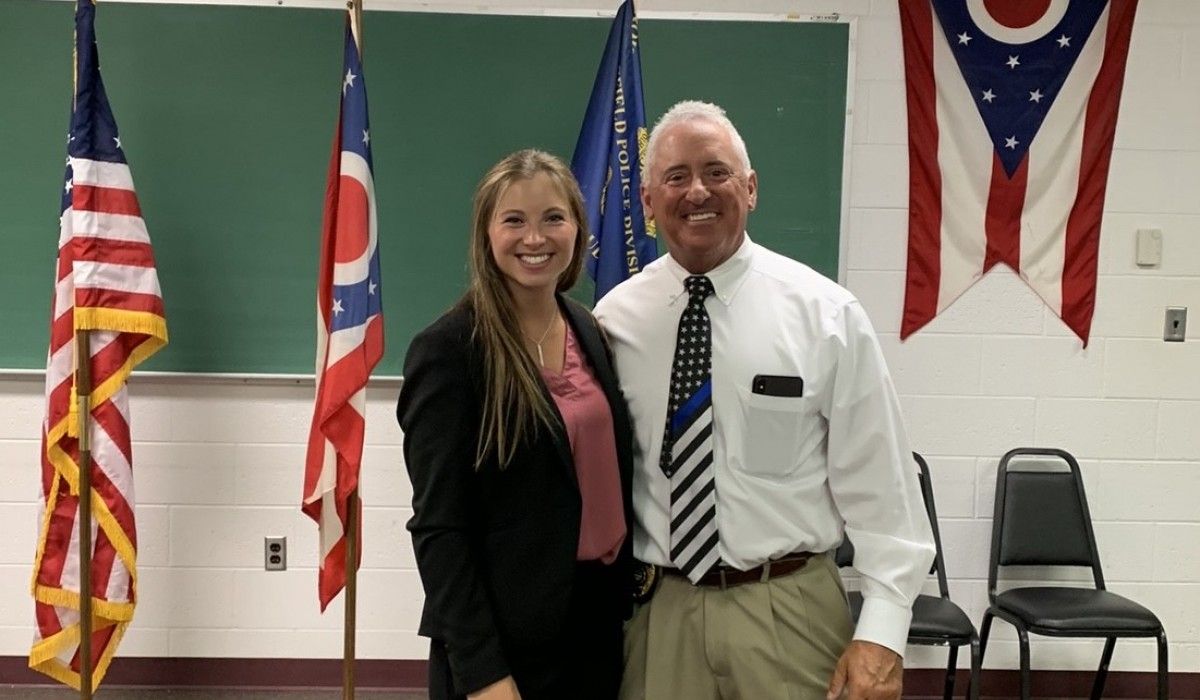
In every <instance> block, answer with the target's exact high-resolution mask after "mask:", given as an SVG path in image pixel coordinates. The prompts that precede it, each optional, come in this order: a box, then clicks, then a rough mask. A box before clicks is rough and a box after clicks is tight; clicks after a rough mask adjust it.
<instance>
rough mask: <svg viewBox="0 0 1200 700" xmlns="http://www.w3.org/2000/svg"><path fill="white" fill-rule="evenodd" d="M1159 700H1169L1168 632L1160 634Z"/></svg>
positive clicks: (1162, 631)
mask: <svg viewBox="0 0 1200 700" xmlns="http://www.w3.org/2000/svg"><path fill="white" fill-rule="evenodd" d="M1158 700H1167V631H1166V630H1159V632H1158Z"/></svg>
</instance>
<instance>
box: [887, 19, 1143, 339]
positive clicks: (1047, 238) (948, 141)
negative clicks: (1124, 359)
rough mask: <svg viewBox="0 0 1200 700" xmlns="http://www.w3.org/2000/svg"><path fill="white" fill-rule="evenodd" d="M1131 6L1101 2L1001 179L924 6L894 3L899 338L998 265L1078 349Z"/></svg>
mask: <svg viewBox="0 0 1200 700" xmlns="http://www.w3.org/2000/svg"><path fill="white" fill-rule="evenodd" d="M1135 9H1136V0H1110V2H1109V6H1108V7H1107V8H1106V9H1105V10H1104V12H1103V13H1102V14H1101V16H1100V19H1099V21H1098V22H1097V25H1096V29H1095V30H1094V31H1093V32H1092V33H1091V35H1090V36H1089V38H1088V40H1087V43H1086V44H1085V45H1084V47H1083V49H1082V51H1081V54H1080V56H1079V58H1078V59H1077V62H1076V64H1075V67H1074V69H1073V70H1072V71H1071V73H1070V75H1069V76H1068V78H1067V80H1066V83H1065V84H1064V85H1063V87H1062V90H1061V92H1060V93H1059V94H1058V96H1057V97H1056V98H1055V101H1054V104H1053V106H1052V107H1051V108H1050V111H1049V113H1048V114H1047V116H1046V119H1045V121H1044V122H1043V124H1042V126H1041V129H1040V130H1039V131H1038V133H1037V136H1036V137H1035V138H1034V140H1033V142H1032V143H1031V145H1030V148H1029V152H1028V155H1027V156H1026V158H1025V160H1024V161H1022V163H1021V165H1020V167H1019V168H1018V169H1017V171H1016V172H1015V173H1014V175H1013V177H1012V178H1011V179H1010V178H1009V177H1008V176H1007V175H1006V174H1005V172H1004V169H1003V167H1002V165H1001V163H1000V160H999V158H997V157H996V155H995V151H994V147H993V144H992V140H991V139H990V137H989V136H988V133H987V130H986V128H985V126H984V122H983V119H982V117H980V115H979V112H978V109H977V108H976V105H975V101H974V100H973V99H972V96H971V93H970V89H969V88H968V87H967V84H966V81H965V80H964V78H963V76H962V73H961V71H960V70H959V67H958V66H957V64H956V62H955V58H954V55H953V54H952V52H951V49H950V46H949V45H948V44H947V42H946V35H945V33H944V31H943V30H942V28H941V26H940V25H939V24H938V19H937V15H936V13H934V12H933V10H932V8H931V6H930V4H929V2H928V1H927V0H904V1H902V2H901V3H900V10H901V29H902V34H903V40H904V69H905V76H906V84H907V99H908V122H909V173H910V191H909V244H908V279H907V286H906V290H905V301H904V317H903V322H902V325H901V331H900V335H901V337H902V338H905V337H907V336H909V335H911V334H912V333H913V332H915V331H917V330H918V329H920V328H921V327H923V326H924V325H925V324H927V323H929V321H931V320H933V318H934V317H935V316H936V315H937V314H939V313H941V312H942V311H943V310H944V309H946V308H947V307H948V306H950V304H952V303H953V302H954V300H955V299H957V298H958V297H959V296H960V295H961V294H962V293H963V292H965V291H966V290H967V288H968V287H970V286H971V285H972V284H974V283H975V281H977V280H978V279H979V278H980V277H982V276H983V275H984V273H986V272H987V271H988V270H990V269H991V268H992V267H993V266H995V265H996V264H997V263H1004V264H1006V265H1008V266H1009V267H1010V268H1012V269H1013V270H1014V271H1016V272H1017V273H1018V274H1019V275H1020V276H1021V278H1022V279H1024V280H1025V281H1026V282H1027V283H1028V284H1029V286H1030V287H1032V288H1033V289H1034V291H1035V292H1037V294H1038V295H1039V296H1040V297H1041V298H1042V299H1043V300H1044V301H1045V302H1046V304H1047V305H1048V306H1049V307H1050V308H1051V309H1053V310H1054V312H1055V313H1056V314H1057V315H1058V316H1059V317H1060V318H1062V319H1063V321H1064V322H1065V323H1066V324H1067V326H1068V327H1070V328H1071V330H1072V331H1074V332H1075V334H1076V335H1078V336H1079V337H1080V339H1082V340H1083V342H1084V344H1085V345H1086V344H1087V340H1088V335H1089V332H1090V329H1091V323H1092V312H1093V309H1094V307H1095V294H1096V268H1097V254H1098V249H1099V244H1100V220H1101V215H1102V213H1103V207H1104V192H1105V186H1106V183H1107V179H1108V166H1109V159H1110V156H1111V153H1112V145H1113V135H1114V132H1115V131H1116V121H1117V106H1118V104H1119V102H1120V94H1121V83H1122V79H1123V76H1124V72H1125V59H1126V56H1127V54H1128V50H1129V36H1130V32H1131V28H1132V25H1133V14H1134V11H1135Z"/></svg>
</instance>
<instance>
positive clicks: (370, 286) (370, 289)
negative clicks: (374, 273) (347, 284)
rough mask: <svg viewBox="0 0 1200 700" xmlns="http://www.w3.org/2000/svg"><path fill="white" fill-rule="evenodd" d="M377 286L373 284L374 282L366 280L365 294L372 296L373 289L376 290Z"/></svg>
mask: <svg viewBox="0 0 1200 700" xmlns="http://www.w3.org/2000/svg"><path fill="white" fill-rule="evenodd" d="M378 286H379V285H377V284H375V282H374V281H372V280H368V281H367V294H374V293H375V288H376V287H378Z"/></svg>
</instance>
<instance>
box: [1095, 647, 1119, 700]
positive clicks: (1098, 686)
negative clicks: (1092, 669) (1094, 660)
mask: <svg viewBox="0 0 1200 700" xmlns="http://www.w3.org/2000/svg"><path fill="white" fill-rule="evenodd" d="M1116 645H1117V638H1116V637H1108V638H1107V639H1105V640H1104V653H1102V654H1101V655H1100V668H1098V669H1096V680H1095V681H1093V682H1092V700H1100V697H1101V696H1103V695H1104V682H1105V681H1106V680H1108V662H1110V661H1112V655H1113V647H1115V646H1116Z"/></svg>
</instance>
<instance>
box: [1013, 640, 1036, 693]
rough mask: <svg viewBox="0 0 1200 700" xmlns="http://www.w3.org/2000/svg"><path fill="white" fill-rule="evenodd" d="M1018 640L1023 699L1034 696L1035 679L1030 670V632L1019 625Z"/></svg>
mask: <svg viewBox="0 0 1200 700" xmlns="http://www.w3.org/2000/svg"><path fill="white" fill-rule="evenodd" d="M1017 640H1018V641H1019V642H1020V646H1021V700H1029V698H1031V697H1033V688H1032V686H1033V679H1032V678H1030V670H1029V633H1028V632H1026V631H1025V628H1024V627H1017Z"/></svg>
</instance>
